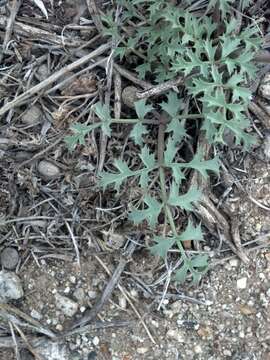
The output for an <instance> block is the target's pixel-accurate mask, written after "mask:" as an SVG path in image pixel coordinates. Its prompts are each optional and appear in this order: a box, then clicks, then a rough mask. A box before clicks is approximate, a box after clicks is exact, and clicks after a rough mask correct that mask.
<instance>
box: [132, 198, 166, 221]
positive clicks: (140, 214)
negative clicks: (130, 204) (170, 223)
mask: <svg viewBox="0 0 270 360" xmlns="http://www.w3.org/2000/svg"><path fill="white" fill-rule="evenodd" d="M144 202H145V204H146V205H147V209H144V210H133V211H132V212H131V213H130V216H129V217H130V219H131V220H132V221H133V222H134V223H135V224H139V223H140V222H142V221H144V220H146V221H147V222H148V224H149V226H150V227H151V228H154V227H155V225H156V224H157V222H158V216H159V214H160V212H161V209H162V207H163V205H162V204H161V203H160V202H159V201H157V200H156V199H155V198H153V197H151V196H149V195H147V196H145V198H144Z"/></svg>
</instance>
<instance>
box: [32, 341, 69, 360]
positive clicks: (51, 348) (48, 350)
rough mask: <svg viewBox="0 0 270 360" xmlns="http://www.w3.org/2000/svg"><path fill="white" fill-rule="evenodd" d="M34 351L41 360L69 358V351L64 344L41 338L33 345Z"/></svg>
mask: <svg viewBox="0 0 270 360" xmlns="http://www.w3.org/2000/svg"><path fill="white" fill-rule="evenodd" d="M34 350H35V352H36V353H37V355H39V357H40V358H42V360H68V359H71V356H70V351H69V349H68V347H67V346H66V345H65V344H62V343H60V342H53V341H51V340H47V339H46V340H43V341H41V342H40V344H39V345H38V346H35V347H34Z"/></svg>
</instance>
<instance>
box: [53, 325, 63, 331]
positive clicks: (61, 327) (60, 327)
mask: <svg viewBox="0 0 270 360" xmlns="http://www.w3.org/2000/svg"><path fill="white" fill-rule="evenodd" d="M55 328H56V330H58V331H63V325H61V324H57V325H56V327H55Z"/></svg>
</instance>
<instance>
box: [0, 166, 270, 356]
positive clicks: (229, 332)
mask: <svg viewBox="0 0 270 360" xmlns="http://www.w3.org/2000/svg"><path fill="white" fill-rule="evenodd" d="M252 164H253V166H250V169H251V170H250V172H249V174H248V175H249V181H250V186H252V194H253V196H254V197H255V198H256V199H258V200H259V199H260V194H261V196H264V194H266V195H267V194H268V196H269V193H270V192H269V180H268V179H269V167H268V165H267V164H263V163H262V162H259V161H255V162H253V163H252ZM232 198H233V196H232ZM239 216H240V221H241V224H242V225H241V236H242V238H243V239H244V240H245V242H246V243H247V244H248V242H249V241H251V240H256V243H255V245H256V246H255V248H254V243H252V246H251V245H249V246H248V245H247V247H246V248H247V253H248V256H249V258H250V263H249V264H248V265H245V264H243V263H241V262H240V261H239V259H237V258H236V257H234V256H229V257H226V258H225V260H223V259H222V258H220V260H215V257H214V255H213V267H212V268H211V269H210V271H209V272H208V274H207V275H206V276H205V278H204V279H203V281H202V283H201V284H200V286H199V287H194V288H188V287H187V286H184V287H183V288H178V291H179V293H178V294H179V298H178V299H175V298H173V296H172V298H170V296H169V295H168V297H167V298H166V299H165V300H164V303H163V304H162V306H161V308H160V309H159V310H157V307H158V302H157V299H156V298H155V297H154V298H153V297H151V293H149V291H147V290H146V289H144V287H143V286H142V285H141V283H140V282H138V279H141V280H142V283H143V282H145V283H148V284H149V285H150V286H151V283H153V282H154V277H155V275H154V274H151V273H150V274H149V273H148V274H146V273H145V267H142V266H141V264H140V261H141V257H137V260H136V257H135V259H134V260H133V261H132V263H131V264H130V265H129V267H128V268H127V271H126V273H125V274H123V276H122V280H121V284H122V286H123V288H124V289H125V290H126V291H127V292H128V294H129V296H130V299H131V300H132V303H133V305H134V306H135V308H136V309H137V310H138V311H139V313H140V314H141V316H142V318H143V321H144V323H145V325H146V326H147V329H148V331H149V332H150V334H151V336H152V338H153V340H154V341H155V344H154V343H153V342H152V341H151V339H150V338H149V335H148V334H147V332H146V330H145V328H144V327H143V325H142V324H141V323H140V321H139V319H138V317H137V316H136V314H135V313H134V309H133V308H132V307H131V306H130V304H129V303H127V302H126V300H125V298H124V297H123V294H122V293H121V292H120V291H119V290H115V292H114V293H113V296H112V298H111V300H110V302H109V303H108V304H107V305H106V306H105V307H104V309H103V310H102V311H101V313H100V314H99V318H98V321H97V322H94V324H95V325H96V326H98V324H99V322H100V320H106V321H110V322H112V327H111V328H107V329H106V328H101V329H96V330H95V329H91V330H90V331H86V332H84V333H83V334H75V335H72V336H69V337H68V338H67V339H66V344H67V347H68V350H69V354H70V356H71V359H101V360H102V359H105V360H109V359H114V360H128V359H130V360H131V359H134V360H137V359H138V360H141V359H146V360H148V359H149V360H150V359H170V360H174V359H175V360H176V359H183V360H185V359H202V360H204V359H208V360H210V359H235V360H236V359H239V360H245V359H246V360H251V359H258V360H267V359H269V358H270V337H269V331H270V313H269V305H270V251H269V250H267V249H262V250H261V249H260V247H264V246H265V241H266V240H268V241H269V235H268V237H267V236H263V235H267V234H269V220H268V214H267V211H265V210H263V209H260V208H259V207H257V206H254V203H252V202H251V201H250V200H249V199H248V198H247V199H243V198H242V201H241V205H240V207H239ZM248 247H250V251H249V250H248ZM206 248H207V246H206ZM34 254H35V255H34ZM99 256H100V257H101V258H102V262H104V263H105V264H106V265H107V266H108V267H109V268H110V269H111V270H113V268H114V260H115V258H114V255H113V254H111V255H104V256H101V255H99ZM147 261H148V262H149V263H148V268H149V269H151V264H152V267H153V268H154V267H155V266H156V264H155V262H156V260H155V259H154V258H152V257H148V259H147ZM131 269H132V270H133V274H134V269H137V270H136V281H135V280H134V278H132V277H130V270H131ZM142 270H143V271H142ZM148 272H149V270H148ZM150 272H151V271H150ZM18 275H19V277H20V278H21V280H22V283H23V288H24V290H25V296H24V298H23V299H22V300H20V301H18V302H17V303H16V306H18V307H19V308H20V309H21V310H22V311H24V312H25V313H26V314H29V315H30V316H32V317H34V318H37V319H38V320H39V321H40V322H41V323H42V324H43V325H44V326H46V327H49V328H50V329H51V330H53V331H55V332H56V333H57V332H62V331H63V330H65V329H69V326H70V323H71V322H72V321H71V320H73V321H74V318H80V317H81V316H82V315H83V314H84V312H85V311H86V309H87V307H89V306H93V304H94V303H95V301H96V300H97V299H98V297H99V296H100V295H101V293H102V290H103V288H104V286H105V285H106V283H107V282H108V280H109V278H108V276H107V275H106V273H105V271H104V269H103V267H102V266H101V265H100V263H99V262H98V261H97V259H96V258H95V257H94V256H93V254H92V253H91V250H90V249H88V250H87V249H86V250H85V252H84V253H83V254H82V257H81V270H80V271H79V270H78V264H77V263H76V262H74V261H68V260H67V261H63V260H55V259H52V258H49V257H47V256H46V255H45V256H44V255H42V254H41V255H39V254H38V253H34V251H33V253H32V254H29V256H28V257H27V258H26V259H25V261H23V266H22V267H21V268H20V270H19V272H18ZM148 289H149V288H148ZM57 294H60V295H63V296H65V297H68V298H69V299H72V300H74V301H75V302H76V303H77V304H78V310H77V313H76V315H75V316H74V318H73V319H71V318H70V317H67V316H65V314H63V313H62V311H61V310H59V309H58V308H57ZM176 297H177V296H176ZM121 322H124V324H123V325H122V326H121ZM104 326H105V325H104ZM118 326H119V327H118ZM8 353H9V352H8V351H7V350H5V351H2V357H1V358H3V359H6V360H11V359H16V358H15V357H14V354H12V353H11V354H10V355H8ZM56 358H57V357H56ZM29 359H30V358H29Z"/></svg>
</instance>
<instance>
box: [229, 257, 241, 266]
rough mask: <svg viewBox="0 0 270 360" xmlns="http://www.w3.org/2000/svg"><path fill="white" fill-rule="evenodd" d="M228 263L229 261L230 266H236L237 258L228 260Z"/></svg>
mask: <svg viewBox="0 0 270 360" xmlns="http://www.w3.org/2000/svg"><path fill="white" fill-rule="evenodd" d="M229 263H230V265H231V267H237V266H238V265H239V261H238V259H231V260H230V261H229Z"/></svg>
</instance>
